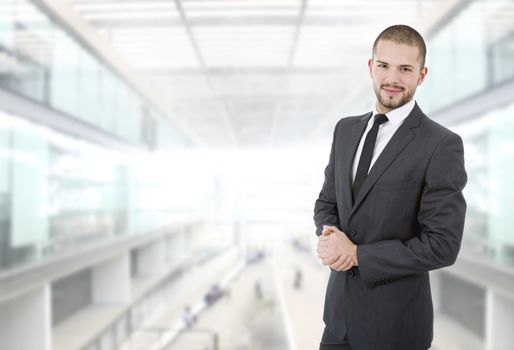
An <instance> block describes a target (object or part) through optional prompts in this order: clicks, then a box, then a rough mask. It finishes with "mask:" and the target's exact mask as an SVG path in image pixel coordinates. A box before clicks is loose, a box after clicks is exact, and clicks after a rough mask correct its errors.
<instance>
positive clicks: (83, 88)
mask: <svg viewBox="0 0 514 350" xmlns="http://www.w3.org/2000/svg"><path fill="white" fill-rule="evenodd" d="M79 62H80V69H79V88H78V91H77V95H78V96H79V101H78V105H79V110H78V112H79V113H78V116H79V117H80V118H81V119H82V120H84V121H86V122H88V123H91V124H93V125H98V124H99V120H100V115H99V110H100V96H99V93H100V79H99V76H100V75H99V73H100V64H99V62H98V61H97V60H96V59H95V58H94V57H93V56H91V55H90V54H89V53H88V52H86V51H84V50H83V49H82V48H80V49H79Z"/></svg>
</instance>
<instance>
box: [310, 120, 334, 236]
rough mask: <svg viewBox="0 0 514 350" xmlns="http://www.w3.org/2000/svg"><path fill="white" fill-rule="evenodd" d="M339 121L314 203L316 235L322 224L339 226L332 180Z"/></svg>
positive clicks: (319, 233)
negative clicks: (322, 179)
mask: <svg viewBox="0 0 514 350" xmlns="http://www.w3.org/2000/svg"><path fill="white" fill-rule="evenodd" d="M339 124H340V122H339V123H337V125H336V127H335V128H334V136H333V138H332V147H331V149H330V157H329V160H328V165H327V167H326V168H325V181H324V182H323V187H322V188H321V192H320V194H319V196H318V199H317V200H316V203H315V204H314V223H315V225H316V235H318V236H319V235H321V232H322V231H323V225H333V226H337V227H338V228H340V223H339V213H338V210H337V199H336V191H335V182H334V178H335V175H334V166H335V164H334V160H335V152H336V150H335V148H336V135H337V128H338V126H339Z"/></svg>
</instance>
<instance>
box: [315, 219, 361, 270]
mask: <svg viewBox="0 0 514 350" xmlns="http://www.w3.org/2000/svg"><path fill="white" fill-rule="evenodd" d="M317 251H318V257H319V258H320V259H321V262H322V263H323V265H327V266H330V267H331V268H332V269H333V270H336V271H348V270H349V269H351V268H352V267H354V266H358V265H359V264H358V261H357V246H356V245H355V244H354V243H353V242H352V241H351V240H350V239H349V238H348V236H347V235H346V234H345V233H344V232H342V231H341V230H339V229H338V228H337V227H335V226H327V225H324V226H323V231H322V232H321V235H320V236H319V241H318V249H317Z"/></svg>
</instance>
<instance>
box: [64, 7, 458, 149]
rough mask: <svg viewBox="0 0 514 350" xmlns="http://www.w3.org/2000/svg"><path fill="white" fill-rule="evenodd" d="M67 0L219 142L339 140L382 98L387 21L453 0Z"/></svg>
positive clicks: (431, 12) (206, 136) (415, 21)
mask: <svg viewBox="0 0 514 350" xmlns="http://www.w3.org/2000/svg"><path fill="white" fill-rule="evenodd" d="M69 1H70V3H71V4H72V5H73V7H74V8H75V9H76V10H77V11H78V12H79V13H80V14H81V15H82V16H83V17H84V18H85V19H86V20H87V21H88V22H89V23H90V24H91V25H92V26H93V27H94V28H95V29H96V30H97V32H98V33H99V35H100V36H101V37H102V38H103V39H104V40H106V41H107V42H108V43H109V44H110V46H112V47H113V48H114V50H115V52H116V53H117V54H118V56H119V57H120V58H121V59H122V60H124V61H125V62H126V63H127V64H129V65H130V66H131V67H132V68H133V69H134V70H135V71H136V72H137V73H139V75H140V76H141V77H143V79H144V80H146V82H147V83H148V85H149V86H150V87H151V89H152V91H154V92H155V93H156V94H159V95H160V96H161V98H162V99H164V101H165V103H167V104H169V106H170V108H171V110H172V111H173V112H174V113H175V114H176V117H178V118H180V119H181V121H182V122H184V123H185V124H187V125H188V127H189V128H190V129H192V130H193V131H194V132H195V133H196V134H197V135H198V136H199V138H200V139H202V140H203V141H204V142H205V144H206V145H208V146H209V147H213V148H263V147H264V148H274V147H296V146H298V145H305V144H307V145H310V144H319V143H320V142H326V141H327V140H328V141H330V138H331V133H332V129H333V126H334V123H335V122H336V121H337V120H338V119H339V118H340V117H341V116H343V115H348V114H349V113H355V112H365V111H366V109H367V107H368V106H369V105H370V103H371V101H372V96H371V95H370V92H371V85H370V84H371V83H370V81H369V77H368V73H367V65H366V64H367V59H368V58H369V57H370V54H371V46H372V43H373V41H374V39H375V37H376V36H377V35H378V34H379V33H380V31H381V30H382V29H384V28H385V27H387V26H389V25H392V24H396V23H405V24H409V25H413V26H416V28H418V27H419V26H421V24H423V23H424V21H425V22H426V18H427V17H429V18H433V17H434V16H436V14H437V13H438V11H437V10H438V9H440V8H441V6H443V5H442V4H444V3H448V1H443V0H417V1H413V0H392V1H384V0H69ZM454 2H455V1H454ZM443 15H444V13H442V14H441V13H439V16H443ZM426 27H427V26H426V25H425V26H424V27H423V28H426ZM422 33H423V31H422ZM363 109H364V110H363Z"/></svg>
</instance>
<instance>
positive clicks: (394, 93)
mask: <svg viewBox="0 0 514 350" xmlns="http://www.w3.org/2000/svg"><path fill="white" fill-rule="evenodd" d="M382 90H384V92H385V93H386V94H387V95H388V96H397V95H399V94H400V93H402V91H403V89H402V88H392V87H385V86H383V87H382Z"/></svg>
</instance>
